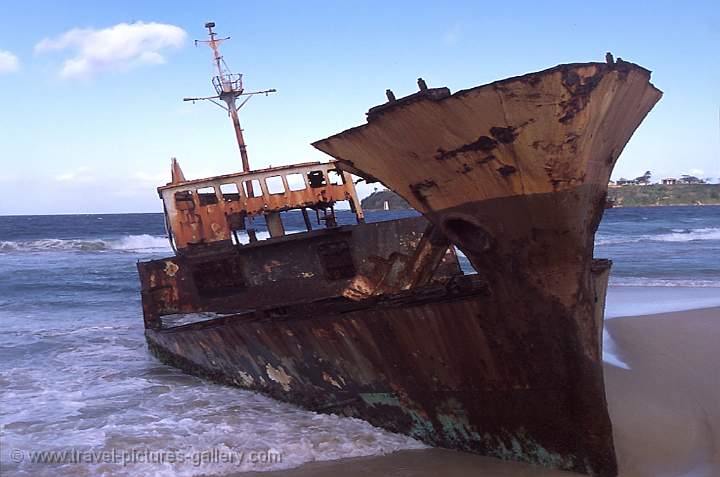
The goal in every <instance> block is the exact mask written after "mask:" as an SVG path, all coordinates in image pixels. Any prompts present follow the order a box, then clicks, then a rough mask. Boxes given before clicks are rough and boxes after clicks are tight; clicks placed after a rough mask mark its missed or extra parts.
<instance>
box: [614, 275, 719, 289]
mask: <svg viewBox="0 0 720 477" xmlns="http://www.w3.org/2000/svg"><path fill="white" fill-rule="evenodd" d="M610 285H613V286H617V287H689V288H720V280H689V279H676V278H673V279H662V278H644V277H618V278H615V277H613V276H611V277H610Z"/></svg>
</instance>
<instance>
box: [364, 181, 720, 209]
mask: <svg viewBox="0 0 720 477" xmlns="http://www.w3.org/2000/svg"><path fill="white" fill-rule="evenodd" d="M608 198H609V199H610V200H612V201H613V202H614V205H615V207H656V206H663V205H720V184H672V185H663V184H648V185H637V184H633V185H623V186H614V187H610V188H609V189H608ZM386 201H387V203H388V209H389V210H402V209H409V208H410V206H409V205H408V203H407V202H405V200H403V199H402V198H401V197H400V196H398V195H397V194H395V193H394V192H392V191H390V190H380V191H375V192H373V193H372V194H370V195H369V196H367V197H366V198H364V199H363V200H362V208H363V209H365V210H383V209H384V205H385V202H386Z"/></svg>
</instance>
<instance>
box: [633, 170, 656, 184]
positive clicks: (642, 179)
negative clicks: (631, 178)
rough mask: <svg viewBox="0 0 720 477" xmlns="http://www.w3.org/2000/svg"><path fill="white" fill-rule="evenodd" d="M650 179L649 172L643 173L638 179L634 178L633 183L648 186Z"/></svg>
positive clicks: (650, 174)
mask: <svg viewBox="0 0 720 477" xmlns="http://www.w3.org/2000/svg"><path fill="white" fill-rule="evenodd" d="M651 177H652V173H651V172H650V171H645V174H643V175H641V176H640V177H636V178H635V183H636V184H649V183H650V178H651Z"/></svg>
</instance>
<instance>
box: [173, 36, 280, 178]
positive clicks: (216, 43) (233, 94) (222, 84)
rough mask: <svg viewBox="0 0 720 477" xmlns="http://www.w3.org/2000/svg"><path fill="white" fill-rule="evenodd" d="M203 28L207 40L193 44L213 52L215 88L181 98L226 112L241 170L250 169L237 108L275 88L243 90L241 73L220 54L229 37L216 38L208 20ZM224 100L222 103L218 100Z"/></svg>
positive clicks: (213, 81)
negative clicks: (209, 92)
mask: <svg viewBox="0 0 720 477" xmlns="http://www.w3.org/2000/svg"><path fill="white" fill-rule="evenodd" d="M205 28H207V29H208V35H209V36H210V39H209V40H195V46H197V45H198V43H205V44H207V45H208V46H209V47H210V49H212V52H213V62H214V66H215V70H216V75H215V76H213V79H212V84H213V87H214V88H215V93H216V94H215V95H214V96H205V97H200V98H183V101H192V102H195V101H203V100H207V101H211V102H213V103H214V104H216V105H218V106H220V107H221V108H223V109H224V110H226V111H227V112H228V116H230V118H231V119H232V123H233V128H234V129H235V138H236V139H237V143H238V148H239V149H240V158H241V159H242V167H243V172H248V171H249V170H250V162H249V160H248V155H247V147H246V146H245V139H244V138H243V133H242V128H241V127H240V118H239V117H238V110H239V109H240V108H242V107H243V106H245V103H247V102H248V101H249V100H250V98H252V97H253V96H255V95H256V94H264V95H266V96H267V95H268V94H269V93H274V92H275V91H276V90H274V89H267V90H264V91H252V92H249V93H246V92H244V90H243V83H242V74H236V73H231V72H230V68H228V65H227V64H226V63H225V60H224V59H223V57H222V55H221V54H220V44H221V43H222V42H224V41H226V40H229V39H230V37H226V38H217V33H215V32H214V31H213V28H215V23H214V22H208V23H206V24H205ZM240 96H246V98H245V99H244V100H243V101H242V102H241V103H240V105H239V106H238V105H236V101H237V99H238V98H239V97H240ZM218 100H220V101H222V102H224V103H225V104H222V103H221V102H220V101H218Z"/></svg>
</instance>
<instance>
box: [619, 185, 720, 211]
mask: <svg viewBox="0 0 720 477" xmlns="http://www.w3.org/2000/svg"><path fill="white" fill-rule="evenodd" d="M608 198H609V199H610V200H612V201H613V202H614V203H615V207H650V206H663V205H720V184H672V185H663V184H649V185H624V186H618V187H610V188H609V189H608Z"/></svg>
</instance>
